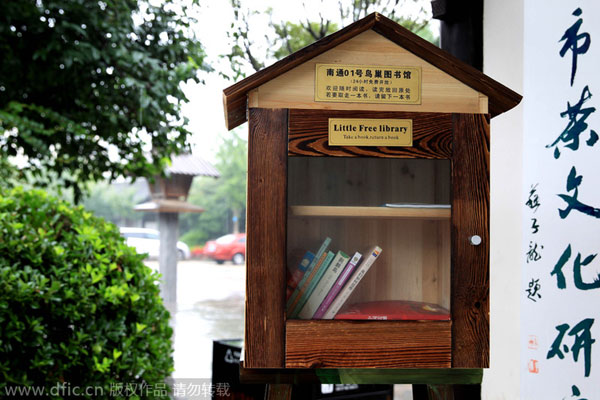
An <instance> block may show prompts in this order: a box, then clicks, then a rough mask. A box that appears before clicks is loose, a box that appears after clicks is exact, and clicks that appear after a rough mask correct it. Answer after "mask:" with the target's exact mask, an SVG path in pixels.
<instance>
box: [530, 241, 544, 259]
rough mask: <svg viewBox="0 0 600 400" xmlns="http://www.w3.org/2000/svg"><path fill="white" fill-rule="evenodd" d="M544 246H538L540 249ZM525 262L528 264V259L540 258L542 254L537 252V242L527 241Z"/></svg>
mask: <svg viewBox="0 0 600 400" xmlns="http://www.w3.org/2000/svg"><path fill="white" fill-rule="evenodd" d="M543 248H544V246H540V250H542V249H543ZM526 254H527V263H528V264H529V261H538V260H541V258H542V255H541V254H540V253H539V252H538V244H537V243H535V244H534V243H533V242H529V251H527V253H526Z"/></svg>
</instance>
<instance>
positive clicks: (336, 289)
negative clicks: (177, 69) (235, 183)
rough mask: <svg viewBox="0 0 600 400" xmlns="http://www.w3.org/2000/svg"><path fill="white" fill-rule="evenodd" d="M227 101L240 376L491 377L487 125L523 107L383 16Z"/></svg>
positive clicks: (280, 66) (245, 85)
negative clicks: (241, 171) (405, 372)
mask: <svg viewBox="0 0 600 400" xmlns="http://www.w3.org/2000/svg"><path fill="white" fill-rule="evenodd" d="M223 94H224V106H225V116H226V123H227V127H228V129H233V128H235V127H236V126H238V125H240V124H242V123H243V122H245V121H248V122H249V134H248V143H249V144H248V198H247V201H248V203H247V219H246V221H247V232H246V233H247V260H246V263H247V266H246V268H247V271H246V279H247V282H246V326H245V350H244V351H245V354H244V367H245V368H250V369H252V368H278V369H280V368H386V369H387V368H391V369H395V368H419V369H423V368H425V369H426V368H432V369H433V368H435V369H437V368H486V367H488V363H489V222H488V220H489V218H488V217H489V149H490V138H489V122H490V118H493V117H495V116H496V115H498V114H501V113H503V112H505V111H507V110H509V109H511V108H512V107H514V106H516V105H517V104H518V103H519V101H520V100H521V96H520V95H518V94H517V93H515V92H513V91H512V90H510V89H508V88H506V87H505V86H503V85H501V84H500V83H498V82H496V81H494V80H492V79H491V78H489V77H487V76H486V75H484V74H482V73H481V72H479V71H477V70H475V69H474V68H472V67H470V66H468V65H466V64H464V63H462V62H461V61H459V60H457V59H456V58H454V57H452V56H451V55H449V54H447V53H445V52H444V51H442V50H440V49H439V48H437V47H435V46H433V45H431V44H430V43H428V42H426V41H424V40H423V39H421V38H419V37H418V36H416V35H414V34H412V33H411V32H409V31H407V30H406V29H404V28H402V27H401V26H399V25H398V24H396V23H395V22H393V21H391V20H389V19H387V18H385V17H384V16H382V15H380V14H377V13H375V14H371V15H369V16H367V17H365V18H364V19H362V20H360V21H357V22H355V23H353V24H352V25H350V26H348V27H346V28H344V29H342V30H340V31H338V32H336V33H334V34H332V35H330V36H327V37H325V38H324V39H321V40H319V41H318V42H316V43H314V44H312V45H310V46H308V47H306V48H304V49H302V50H300V51H298V52H296V53H294V54H292V55H290V56H288V57H286V58H284V59H282V60H280V61H279V62H277V63H275V64H273V65H271V66H270V67H268V68H265V69H263V70H262V71H259V72H257V73H255V74H254V75H252V76H250V77H248V78H246V79H244V80H242V81H240V82H238V83H236V84H234V85H233V86H231V87H229V88H227V89H225V90H224V92H223Z"/></svg>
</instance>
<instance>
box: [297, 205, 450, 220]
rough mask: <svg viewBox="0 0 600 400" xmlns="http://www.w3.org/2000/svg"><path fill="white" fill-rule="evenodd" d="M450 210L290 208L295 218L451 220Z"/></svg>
mask: <svg viewBox="0 0 600 400" xmlns="http://www.w3.org/2000/svg"><path fill="white" fill-rule="evenodd" d="M450 214H451V210H450V208H443V207H440V208H421V207H344V206H342V207H338V206H290V215H291V216H293V217H353V218H415V219H450Z"/></svg>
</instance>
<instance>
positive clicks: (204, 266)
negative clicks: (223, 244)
mask: <svg viewBox="0 0 600 400" xmlns="http://www.w3.org/2000/svg"><path fill="white" fill-rule="evenodd" d="M146 265H148V266H149V267H150V268H152V269H154V270H158V262H157V261H146ZM245 277H246V270H245V266H244V265H233V264H231V263H229V262H227V263H225V264H222V265H218V264H216V263H215V262H214V261H196V260H189V261H179V263H178V264H177V309H176V310H170V311H171V313H172V318H171V326H172V327H173V330H174V334H173V341H174V350H175V351H174V354H173V358H174V360H175V371H174V372H173V377H174V378H176V379H178V378H179V379H181V378H183V379H188V378H211V376H212V342H213V340H219V339H238V338H241V337H243V334H244V291H245Z"/></svg>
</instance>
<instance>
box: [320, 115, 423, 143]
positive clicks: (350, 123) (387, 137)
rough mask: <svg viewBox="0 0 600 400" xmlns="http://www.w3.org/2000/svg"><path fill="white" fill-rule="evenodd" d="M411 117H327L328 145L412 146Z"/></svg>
mask: <svg viewBox="0 0 600 400" xmlns="http://www.w3.org/2000/svg"><path fill="white" fill-rule="evenodd" d="M412 144H413V132H412V119H360V118H329V145H330V146H386V147H394V146H396V147H398V146H412Z"/></svg>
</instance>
